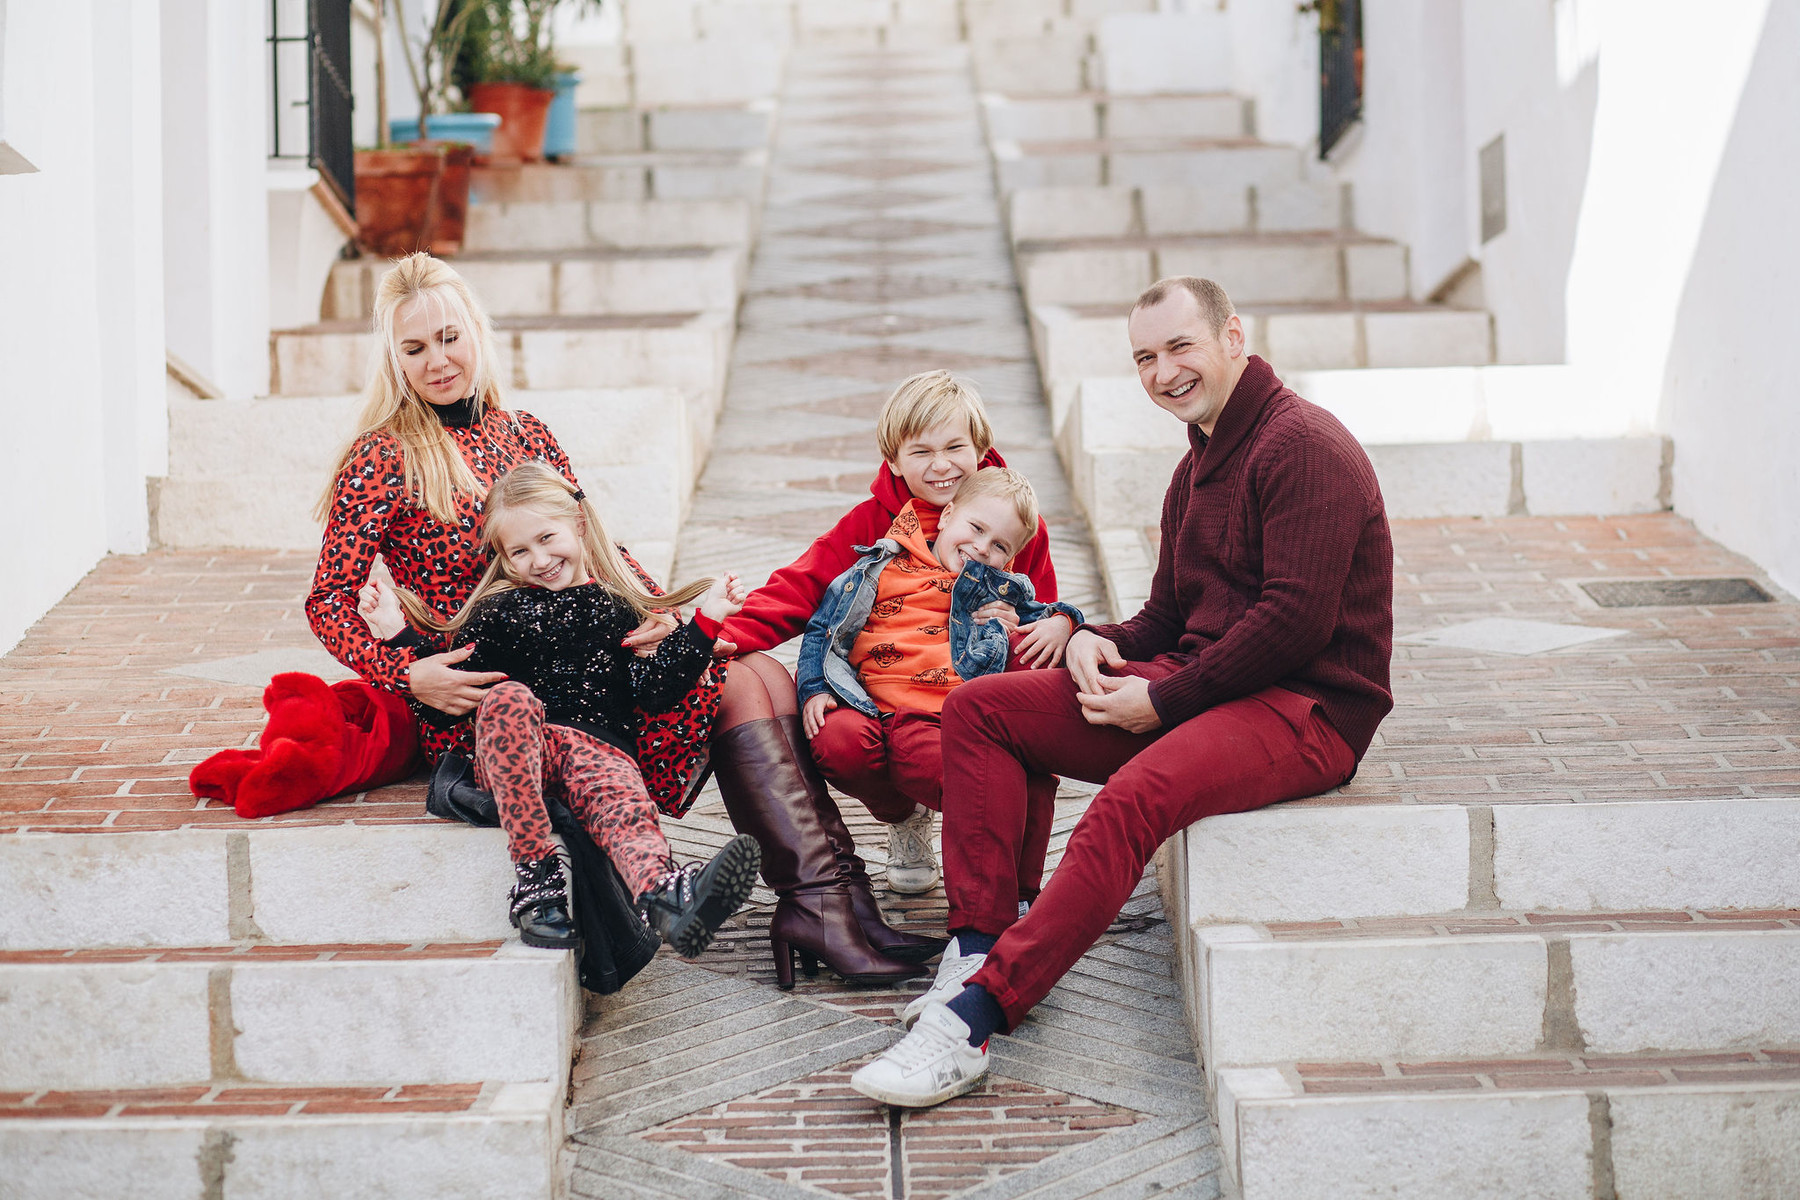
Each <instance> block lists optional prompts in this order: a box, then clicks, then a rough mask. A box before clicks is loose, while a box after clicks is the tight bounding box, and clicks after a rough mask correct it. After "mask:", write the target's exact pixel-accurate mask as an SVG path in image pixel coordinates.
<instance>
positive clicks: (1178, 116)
mask: <svg viewBox="0 0 1800 1200" xmlns="http://www.w3.org/2000/svg"><path fill="white" fill-rule="evenodd" d="M1244 116H1245V114H1244V101H1243V99H1242V98H1240V97H1238V96H1127V95H1112V96H1108V97H1107V99H1106V129H1105V133H1106V136H1107V137H1110V138H1239V137H1243V136H1244V134H1245V129H1244V125H1245V120H1244Z"/></svg>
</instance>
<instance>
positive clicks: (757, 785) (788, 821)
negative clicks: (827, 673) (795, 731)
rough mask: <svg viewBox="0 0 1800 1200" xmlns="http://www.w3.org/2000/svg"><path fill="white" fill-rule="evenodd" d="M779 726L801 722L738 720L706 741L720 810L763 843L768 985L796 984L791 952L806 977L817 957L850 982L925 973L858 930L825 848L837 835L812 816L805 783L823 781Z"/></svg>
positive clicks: (835, 858)
mask: <svg viewBox="0 0 1800 1200" xmlns="http://www.w3.org/2000/svg"><path fill="white" fill-rule="evenodd" d="M785 722H792V723H793V724H794V725H795V727H796V728H798V725H799V718H797V717H785V718H784V717H771V718H765V719H763V720H758V721H746V722H744V723H743V724H741V725H736V726H733V727H732V728H730V729H727V730H726V731H725V732H723V733H720V734H716V735H714V737H713V739H712V767H713V774H714V776H715V777H716V778H717V779H718V781H719V794H720V795H721V796H722V797H723V798H724V800H725V811H726V813H728V814H729V815H730V817H731V823H732V825H733V826H734V827H735V828H736V829H737V831H738V832H739V833H747V834H749V835H750V836H751V837H753V838H755V839H756V841H757V844H758V845H759V846H760V847H761V848H762V877H763V882H764V883H766V884H768V885H769V887H770V888H771V889H773V890H774V892H775V894H776V896H777V897H778V898H779V899H778V901H777V903H776V905H775V916H774V918H773V919H772V920H771V921H770V923H769V945H770V948H771V949H772V950H773V951H774V954H775V982H776V985H777V986H778V987H780V988H781V989H782V990H784V991H785V990H787V989H789V988H791V987H793V986H794V959H795V958H796V957H798V958H799V959H800V961H801V965H802V967H803V968H804V969H805V970H806V973H807V974H808V975H812V974H814V973H815V972H816V971H817V969H818V968H817V962H818V961H820V960H822V961H823V962H824V963H825V965H826V966H828V967H830V968H831V969H832V970H833V971H835V972H836V973H837V974H839V975H841V976H843V978H844V979H845V981H847V982H849V983H897V982H899V981H900V980H902V979H911V978H913V977H914V976H917V975H922V974H924V968H923V967H921V966H919V965H918V964H916V963H905V962H896V961H895V960H894V959H892V958H890V957H888V956H887V955H885V954H883V953H882V952H881V951H880V950H878V949H876V948H875V947H874V946H873V945H871V944H870V942H869V938H868V936H867V935H866V934H865V933H864V932H863V927H862V925H861V923H860V922H859V921H858V920H857V912H856V902H855V898H854V896H853V894H852V889H851V886H850V882H849V879H848V874H849V872H848V870H847V869H846V867H845V866H844V864H843V862H842V861H841V859H840V858H839V850H838V848H837V846H835V845H834V844H833V842H834V841H836V840H839V839H835V838H833V837H832V836H831V835H830V834H828V833H827V832H826V829H825V827H824V825H823V824H822V823H821V822H820V820H819V813H818V808H817V805H816V802H815V799H814V796H813V789H814V788H815V787H817V788H818V790H819V791H821V792H823V791H824V782H823V781H822V780H820V779H819V777H818V774H817V772H816V770H814V769H813V767H812V758H811V756H810V755H807V754H806V753H805V752H804V749H803V748H802V752H801V753H799V754H796V753H795V752H794V746H793V744H792V743H791V742H790V741H789V738H788V735H787V731H786V730H785V729H784V728H783V726H784V723H785ZM803 764H804V765H803ZM826 800H827V801H829V800H830V796H829V795H827V796H826ZM834 807H835V806H834Z"/></svg>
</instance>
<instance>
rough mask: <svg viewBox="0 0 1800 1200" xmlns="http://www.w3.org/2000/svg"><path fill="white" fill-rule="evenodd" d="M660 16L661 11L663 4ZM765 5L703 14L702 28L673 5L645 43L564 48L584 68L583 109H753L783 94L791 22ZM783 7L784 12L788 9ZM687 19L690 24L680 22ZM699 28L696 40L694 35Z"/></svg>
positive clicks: (637, 39) (646, 32)
mask: <svg viewBox="0 0 1800 1200" xmlns="http://www.w3.org/2000/svg"><path fill="white" fill-rule="evenodd" d="M658 7H659V8H660V7H662V6H661V5H660V4H659V6H658ZM762 7H764V6H762V5H753V4H750V3H742V4H733V5H730V6H728V9H729V11H727V10H726V9H723V8H721V7H720V6H716V5H709V6H705V7H704V9H703V11H704V12H705V13H706V14H707V16H705V17H704V18H701V19H699V20H698V21H697V22H696V21H695V20H694V19H693V18H691V17H689V16H688V14H687V13H684V12H683V11H682V6H679V5H668V6H667V8H666V9H665V10H664V12H662V13H660V14H659V17H660V18H661V19H659V20H658V21H657V22H656V24H655V25H654V26H650V27H644V26H641V25H640V29H641V30H642V35H641V36H633V37H631V38H630V39H629V41H628V42H627V43H624V44H616V45H610V46H559V47H558V48H557V51H558V54H559V55H560V56H562V57H566V58H569V59H571V60H572V61H574V62H576V63H577V64H579V67H580V70H581V72H582V82H581V89H580V91H579V92H578V93H577V96H576V101H577V103H578V104H579V105H580V106H581V107H582V108H594V107H607V108H636V109H646V110H647V109H661V108H672V109H683V108H717V107H723V106H729V105H748V104H755V103H757V102H759V101H765V100H768V99H769V98H770V97H772V96H774V95H775V94H776V93H777V92H779V91H780V90H781V76H782V71H783V70H784V68H785V66H786V63H787V45H786V42H787V41H788V39H789V37H791V32H790V30H791V25H790V22H791V17H790V16H789V15H788V14H787V13H786V12H755V11H753V9H756V8H762ZM783 7H785V6H783ZM684 18H686V20H687V23H686V24H685V25H684V24H683V21H684ZM696 24H697V25H698V26H699V27H700V32H699V35H698V36H696V33H695V32H692V30H694V29H695V28H696Z"/></svg>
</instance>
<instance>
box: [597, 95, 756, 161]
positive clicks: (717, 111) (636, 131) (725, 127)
mask: <svg viewBox="0 0 1800 1200" xmlns="http://www.w3.org/2000/svg"><path fill="white" fill-rule="evenodd" d="M774 112H775V108H774V104H773V102H768V103H764V104H759V105H755V106H751V105H745V106H743V107H730V108H697V109H654V110H652V111H650V112H642V111H640V110H637V109H629V108H626V109H589V110H587V111H584V112H582V113H581V114H580V115H579V117H578V125H577V129H576V145H577V147H578V151H579V153H581V154H584V155H587V154H636V153H640V152H643V151H658V152H664V153H668V152H676V153H679V152H683V151H693V150H760V149H762V148H763V147H764V146H767V145H768V143H769V134H770V131H771V126H772V124H773V117H774Z"/></svg>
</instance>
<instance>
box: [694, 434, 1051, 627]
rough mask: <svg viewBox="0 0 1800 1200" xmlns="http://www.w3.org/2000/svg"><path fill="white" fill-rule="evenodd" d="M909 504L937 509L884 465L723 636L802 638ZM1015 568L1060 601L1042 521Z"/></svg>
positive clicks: (994, 458)
mask: <svg viewBox="0 0 1800 1200" xmlns="http://www.w3.org/2000/svg"><path fill="white" fill-rule="evenodd" d="M1005 465H1006V460H1005V459H1004V458H1001V457H1000V452H999V451H998V450H989V451H988V452H987V455H986V457H984V458H983V459H982V460H981V466H983V467H1004V466H1005ZM909 500H911V501H913V503H914V504H915V505H916V506H917V507H919V508H936V507H937V506H936V505H933V504H929V503H928V502H927V501H924V500H919V499H917V498H915V497H914V496H913V494H912V492H911V491H910V490H909V489H908V488H907V486H906V481H905V480H904V479H902V478H900V476H898V475H896V474H894V472H893V470H892V469H890V468H889V467H888V465H887V464H886V463H882V464H881V466H879V467H877V468H876V469H875V478H874V480H872V481H871V482H870V484H869V499H867V500H864V501H863V502H862V503H861V504H858V505H857V506H856V507H855V508H853V509H851V510H850V511H849V512H847V513H845V514H844V515H843V516H842V517H840V518H839V519H838V523H837V524H836V525H833V526H832V527H831V528H830V529H829V530H827V531H826V532H825V533H824V534H822V535H820V537H819V538H818V540H817V541H815V542H813V544H812V545H811V546H809V547H807V549H806V553H804V554H802V555H801V556H800V557H799V558H796V559H795V560H794V561H793V562H791V563H789V564H788V565H787V566H785V567H783V568H781V570H779V571H777V572H775V573H774V574H773V575H771V576H769V582H767V583H765V584H763V585H762V586H761V587H759V588H757V589H756V590H755V591H754V592H751V593H750V600H749V602H748V603H747V604H745V605H744V611H743V612H741V613H739V614H738V615H737V616H735V617H732V618H731V619H730V620H729V621H726V622H725V631H724V632H723V633H722V634H720V636H721V637H723V638H724V639H725V640H726V641H728V642H736V643H737V648H738V652H739V653H740V654H748V653H749V652H750V651H752V650H773V649H774V648H775V647H777V646H779V645H781V643H783V642H785V641H787V640H788V639H789V638H792V637H798V636H799V635H800V634H801V633H802V632H803V631H804V630H805V629H806V623H807V622H808V621H809V620H811V619H812V615H813V613H814V612H816V611H817V610H818V607H819V600H820V598H821V597H823V596H824V595H825V589H826V588H827V587H829V586H831V581H832V580H834V579H836V578H837V577H838V576H839V575H842V574H843V573H844V572H845V571H847V570H849V568H850V564H852V563H854V562H855V561H856V547H857V546H871V545H874V544H875V542H877V541H879V540H880V539H881V538H884V537H886V536H887V532H888V529H889V528H890V527H891V526H892V525H893V523H894V518H895V517H897V516H899V515H900V510H901V509H902V508H904V507H906V502H907V501H909ZM1011 569H1012V570H1013V571H1014V572H1015V573H1017V574H1020V575H1024V576H1025V577H1026V578H1028V579H1030V580H1031V586H1032V587H1033V588H1035V589H1036V591H1037V598H1038V599H1039V600H1041V601H1043V602H1044V603H1045V604H1049V603H1050V602H1051V601H1053V600H1055V599H1056V569H1055V568H1054V567H1052V566H1051V565H1050V534H1049V530H1048V528H1047V527H1046V526H1045V525H1044V519H1043V518H1042V517H1039V518H1038V528H1037V536H1036V537H1034V538H1032V539H1031V540H1030V541H1029V542H1027V543H1026V544H1025V548H1024V549H1023V550H1021V551H1019V553H1018V555H1017V556H1016V557H1015V558H1014V559H1013V561H1012V567H1011Z"/></svg>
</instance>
